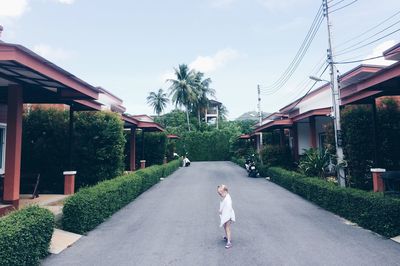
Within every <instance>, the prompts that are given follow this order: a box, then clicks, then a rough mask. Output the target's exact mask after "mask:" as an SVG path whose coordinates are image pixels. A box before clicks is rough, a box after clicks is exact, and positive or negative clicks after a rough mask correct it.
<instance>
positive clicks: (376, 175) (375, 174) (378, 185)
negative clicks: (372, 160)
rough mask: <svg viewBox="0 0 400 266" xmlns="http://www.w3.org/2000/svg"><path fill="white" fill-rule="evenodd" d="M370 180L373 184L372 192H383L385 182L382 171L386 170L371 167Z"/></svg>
mask: <svg viewBox="0 0 400 266" xmlns="http://www.w3.org/2000/svg"><path fill="white" fill-rule="evenodd" d="M371 172H372V182H373V185H374V192H384V191H385V184H384V183H383V179H382V177H381V176H382V173H384V172H386V169H382V168H371Z"/></svg>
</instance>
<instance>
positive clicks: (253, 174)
mask: <svg viewBox="0 0 400 266" xmlns="http://www.w3.org/2000/svg"><path fill="white" fill-rule="evenodd" d="M247 172H248V176H249V177H257V176H258V171H257V167H256V164H255V163H254V162H252V163H250V165H249V170H248V171H247Z"/></svg>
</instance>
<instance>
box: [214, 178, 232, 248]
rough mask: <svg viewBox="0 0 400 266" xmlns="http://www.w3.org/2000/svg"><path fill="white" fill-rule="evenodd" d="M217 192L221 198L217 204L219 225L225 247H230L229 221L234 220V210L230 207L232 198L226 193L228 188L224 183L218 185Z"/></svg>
mask: <svg viewBox="0 0 400 266" xmlns="http://www.w3.org/2000/svg"><path fill="white" fill-rule="evenodd" d="M217 192H218V194H219V195H220V196H221V198H222V200H221V202H220V204H219V217H220V218H221V224H220V227H222V226H223V227H224V230H225V237H224V239H225V240H226V245H225V248H227V249H228V248H231V247H232V243H231V223H232V222H234V221H235V211H234V210H233V208H232V198H231V196H230V195H229V193H228V188H227V187H226V186H225V185H219V186H218V187H217Z"/></svg>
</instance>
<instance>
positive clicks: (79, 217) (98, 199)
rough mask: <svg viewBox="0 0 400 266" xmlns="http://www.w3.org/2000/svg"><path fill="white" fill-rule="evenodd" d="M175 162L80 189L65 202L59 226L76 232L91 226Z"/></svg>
mask: <svg viewBox="0 0 400 266" xmlns="http://www.w3.org/2000/svg"><path fill="white" fill-rule="evenodd" d="M179 166H180V161H178V160H175V161H172V162H170V163H168V164H166V165H154V166H151V167H148V168H146V169H143V170H139V171H136V172H132V173H130V174H127V175H123V176H119V177H116V178H113V179H111V180H106V181H103V182H100V183H98V184H97V185H95V186H92V187H88V188H83V189H81V190H80V191H79V192H77V193H75V194H74V195H73V196H71V197H69V198H68V199H67V200H66V202H65V205H64V208H63V219H62V225H63V228H64V229H65V230H68V231H71V232H75V233H79V234H82V233H86V232H88V231H90V230H92V229H93V228H95V227H96V226H97V225H99V224H101V223H102V222H103V221H105V220H106V219H107V218H108V217H110V216H111V215H112V214H114V213H115V212H117V211H118V210H119V209H121V208H122V207H124V206H125V205H127V204H128V203H130V202H131V201H133V200H134V199H135V198H136V197H137V196H139V195H140V194H141V193H142V192H143V191H145V190H147V189H148V188H150V187H151V186H153V185H154V184H156V183H157V182H158V181H159V180H160V178H161V177H166V176H168V175H170V174H171V173H173V172H174V171H175V170H176V169H178V168H179Z"/></svg>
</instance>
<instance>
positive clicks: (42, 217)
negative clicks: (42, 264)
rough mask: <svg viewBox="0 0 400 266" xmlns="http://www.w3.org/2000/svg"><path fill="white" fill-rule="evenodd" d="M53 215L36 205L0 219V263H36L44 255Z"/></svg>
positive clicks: (7, 265) (49, 236) (5, 264)
mask: <svg viewBox="0 0 400 266" xmlns="http://www.w3.org/2000/svg"><path fill="white" fill-rule="evenodd" d="M53 230H54V216H53V214H52V213H51V212H50V211H49V210H46V209H42V208H39V207H37V206H31V207H27V208H25V209H21V210H19V211H15V212H12V213H11V214H10V215H8V216H6V217H3V218H0V265H1V266H11V265H39V260H40V259H41V258H44V257H45V256H46V255H47V254H48V249H49V245H50V240H51V237H52V235H53Z"/></svg>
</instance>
